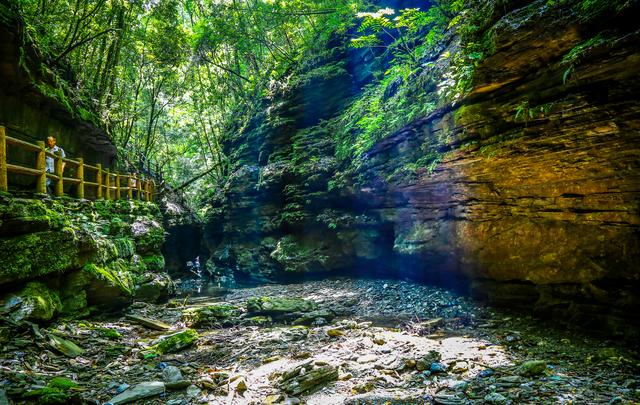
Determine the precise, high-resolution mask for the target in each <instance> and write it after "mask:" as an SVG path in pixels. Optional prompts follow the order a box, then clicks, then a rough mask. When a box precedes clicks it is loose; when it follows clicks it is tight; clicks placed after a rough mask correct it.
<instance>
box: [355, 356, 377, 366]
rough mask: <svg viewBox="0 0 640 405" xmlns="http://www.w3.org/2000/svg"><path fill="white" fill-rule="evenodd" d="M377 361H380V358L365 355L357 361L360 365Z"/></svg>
mask: <svg viewBox="0 0 640 405" xmlns="http://www.w3.org/2000/svg"><path fill="white" fill-rule="evenodd" d="M377 359H378V356H376V355H375V354H365V355H364V356H360V357H358V360H356V361H357V362H358V363H360V364H365V363H371V362H373V361H376V360H377Z"/></svg>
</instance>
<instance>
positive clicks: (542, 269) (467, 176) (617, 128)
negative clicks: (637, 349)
mask: <svg viewBox="0 0 640 405" xmlns="http://www.w3.org/2000/svg"><path fill="white" fill-rule="evenodd" d="M553 3H554V2H546V1H535V2H530V1H515V2H509V7H506V6H505V7H497V6H495V7H494V8H490V9H488V10H485V12H486V13H487V14H488V15H489V16H490V17H489V19H488V21H489V23H488V24H487V25H486V26H485V27H483V28H482V30H483V32H484V36H483V38H485V39H487V38H488V41H489V42H490V43H489V44H488V46H487V48H488V49H489V51H488V54H487V56H486V57H485V58H484V59H483V60H482V61H481V62H479V63H478V64H477V66H475V69H474V72H473V88H472V90H471V91H470V92H468V93H467V94H466V95H465V96H464V97H463V98H461V99H458V100H455V101H454V102H450V100H444V98H443V97H440V98H439V100H440V102H439V103H438V106H437V108H436V109H434V110H433V111H432V112H431V113H430V114H429V115H427V116H425V117H424V118H421V119H418V120H416V121H414V122H412V123H410V124H409V125H407V126H405V127H404V128H402V129H400V130H398V131H396V132H394V133H390V134H388V135H386V136H384V137H383V139H382V140H381V141H379V142H377V143H376V144H374V145H373V147H371V148H370V149H368V150H367V152H366V153H364V154H363V155H362V156H361V157H360V159H359V160H358V161H357V162H355V163H354V162H353V161H352V162H347V163H345V161H343V160H339V159H337V158H336V157H335V156H336V148H337V141H336V139H335V132H334V131H333V130H332V126H331V125H332V122H331V118H332V117H335V116H336V115H338V114H340V113H341V112H342V111H343V110H344V108H345V107H346V106H347V104H348V102H349V101H350V99H351V98H352V97H354V96H355V97H357V96H358V95H359V94H360V93H361V91H362V87H363V85H364V84H366V83H367V82H368V81H369V80H370V79H371V78H370V77H369V76H370V69H371V65H372V64H374V63H375V60H374V59H372V58H371V56H370V55H369V54H367V53H365V52H361V51H360V50H353V49H349V48H348V47H346V46H341V45H340V44H337V45H336V44H334V45H335V48H332V49H331V50H330V52H328V56H326V57H325V58H324V59H323V60H322V61H321V62H319V63H318V64H317V65H316V66H313V67H311V68H310V69H308V70H307V71H305V72H304V73H303V74H302V77H301V79H300V80H299V81H298V82H297V84H296V86H294V88H292V89H287V90H283V91H282V92H281V93H280V94H279V95H278V96H277V97H274V98H273V99H271V100H269V101H268V103H269V106H268V108H265V110H264V112H263V113H262V114H259V115H257V116H256V117H254V119H253V121H252V122H250V123H249V125H248V126H247V127H246V128H243V129H242V130H239V131H238V135H237V136H236V137H235V138H233V139H230V140H229V141H228V142H227V144H226V147H227V152H228V154H229V155H230V156H231V158H232V159H231V160H232V161H233V162H234V166H233V169H234V170H233V173H232V175H231V177H230V180H229V182H228V183H227V185H226V186H225V189H224V194H223V195H222V196H221V197H220V198H219V199H218V200H216V201H213V202H212V204H211V206H210V207H209V211H208V213H209V214H208V215H209V218H208V225H207V226H206V227H205V233H204V238H205V241H206V243H207V246H208V248H209V250H210V253H211V258H210V260H209V261H208V264H207V265H208V268H209V270H210V272H211V273H212V274H214V275H217V276H219V277H221V276H224V277H226V278H227V279H235V280H272V279H277V278H280V277H287V276H289V275H296V274H297V275H299V274H308V273H331V272H333V273H335V274H338V273H345V272H346V273H348V274H355V275H361V276H371V275H385V276H398V277H412V278H418V279H424V280H427V281H432V282H440V283H444V284H460V283H462V284H463V285H469V286H470V288H471V291H472V292H473V293H474V294H476V295H477V296H479V297H483V298H486V299H489V300H491V301H493V302H496V303H503V304H507V305H515V304H522V305H523V306H525V307H527V308H532V307H533V308H534V309H535V310H536V311H537V312H538V313H539V314H550V315H558V316H562V317H564V318H565V319H571V320H573V321H575V322H583V321H586V322H592V321H594V322H601V321H603V322H605V323H607V324H610V326H611V329H616V328H617V326H619V325H622V324H624V322H626V321H624V320H622V319H625V318H626V319H628V318H629V317H631V318H633V319H634V320H635V321H637V316H636V315H634V314H633V311H631V310H632V309H634V308H637V307H638V303H639V297H638V294H637V289H638V286H640V283H639V281H640V260H639V258H640V242H639V240H638V231H639V229H640V215H639V204H640V193H639V192H640V171H639V169H640V159H639V157H640V103H639V101H638V96H637V95H638V94H639V93H638V92H639V90H640V81H639V80H638V79H639V72H640V70H639V69H638V66H640V52H639V51H638V47H637V44H638V40H639V39H640V32H638V31H637V24H634V22H633V21H632V18H633V17H632V16H633V15H634V12H633V10H635V9H632V10H631V11H629V10H627V11H626V12H625V13H623V14H613V13H612V14H610V15H609V14H606V15H601V16H599V17H598V18H597V19H590V20H587V19H584V18H581V16H580V15H579V14H577V13H576V12H575V10H576V8H573V9H572V8H570V7H558V6H554V4H553ZM573 3H576V4H577V6H579V5H580V4H578V2H573ZM491 4H493V3H491ZM574 6H575V4H574ZM577 6H576V7H577ZM636 8H637V7H636ZM572 10H574V11H572ZM636 11H637V10H636ZM443 42H444V43H443V46H442V47H441V48H440V49H439V50H438V52H436V53H435V54H434V55H433V56H432V57H431V58H430V59H429V60H427V61H424V63H428V64H429V66H431V67H430V68H427V69H424V70H423V71H422V73H421V75H423V76H429V77H428V78H427V79H428V80H423V82H425V83H427V85H425V86H424V88H423V89H422V91H424V92H433V93H434V94H435V93H437V92H438V91H439V90H440V89H442V88H443V87H446V85H447V80H449V78H450V75H449V76H448V75H447V74H448V73H450V72H451V71H452V69H453V62H452V59H453V58H451V57H450V55H453V54H455V52H458V51H459V50H460V41H459V39H458V38H457V37H456V36H455V35H448V36H447V37H446V38H445V40H444V41H443ZM419 79H420V78H418V80H419ZM388 90H389V92H393V91H394V89H393V88H392V86H390V88H389V89H388Z"/></svg>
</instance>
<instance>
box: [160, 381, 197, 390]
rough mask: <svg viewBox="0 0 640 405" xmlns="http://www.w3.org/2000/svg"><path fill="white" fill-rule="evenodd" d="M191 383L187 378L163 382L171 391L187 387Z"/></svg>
mask: <svg viewBox="0 0 640 405" xmlns="http://www.w3.org/2000/svg"><path fill="white" fill-rule="evenodd" d="M190 385H191V381H189V380H178V381H174V382H168V383H166V384H165V387H166V388H167V389H168V390H171V391H177V390H182V389H185V388H187V387H188V386H190Z"/></svg>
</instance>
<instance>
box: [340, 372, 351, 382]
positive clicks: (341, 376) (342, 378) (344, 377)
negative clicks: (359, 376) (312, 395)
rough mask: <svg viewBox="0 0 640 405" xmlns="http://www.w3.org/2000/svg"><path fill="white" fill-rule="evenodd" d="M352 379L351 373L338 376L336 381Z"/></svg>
mask: <svg viewBox="0 0 640 405" xmlns="http://www.w3.org/2000/svg"><path fill="white" fill-rule="evenodd" d="M352 378H353V374H351V373H345V374H340V375H339V376H338V380H340V381H349V380H350V379H352Z"/></svg>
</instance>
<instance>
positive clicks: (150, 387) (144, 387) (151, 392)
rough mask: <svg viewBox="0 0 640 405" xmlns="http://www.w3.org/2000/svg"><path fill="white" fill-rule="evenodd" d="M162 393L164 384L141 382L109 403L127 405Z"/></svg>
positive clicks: (159, 382)
mask: <svg viewBox="0 0 640 405" xmlns="http://www.w3.org/2000/svg"><path fill="white" fill-rule="evenodd" d="M163 392H164V383H163V382H161V381H149V382H143V383H140V384H138V385H136V386H135V387H132V388H129V389H128V390H126V391H125V392H123V393H122V394H119V395H117V396H115V397H113V398H111V400H110V401H109V403H110V404H112V405H120V404H128V403H130V402H133V401H137V400H139V399H143V398H148V397H153V396H155V395H160V394H162V393H163Z"/></svg>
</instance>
